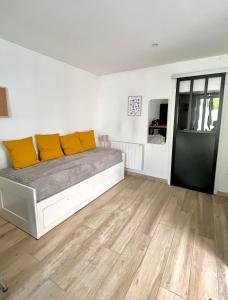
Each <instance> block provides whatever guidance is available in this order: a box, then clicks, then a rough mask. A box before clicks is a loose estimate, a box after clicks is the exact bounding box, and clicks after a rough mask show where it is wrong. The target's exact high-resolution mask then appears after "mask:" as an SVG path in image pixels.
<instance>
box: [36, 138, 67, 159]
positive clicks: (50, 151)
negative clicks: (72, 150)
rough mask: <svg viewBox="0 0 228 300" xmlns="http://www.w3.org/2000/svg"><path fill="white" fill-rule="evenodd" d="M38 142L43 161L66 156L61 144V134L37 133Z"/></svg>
mask: <svg viewBox="0 0 228 300" xmlns="http://www.w3.org/2000/svg"><path fill="white" fill-rule="evenodd" d="M36 143H37V147H38V149H39V153H40V158H41V160H42V161H44V160H50V159H55V158H59V157H62V156H64V154H63V151H62V148H61V145H60V139H59V134H47V135H43V134H37V135H36Z"/></svg>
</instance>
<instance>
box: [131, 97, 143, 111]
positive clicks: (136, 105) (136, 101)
mask: <svg viewBox="0 0 228 300" xmlns="http://www.w3.org/2000/svg"><path fill="white" fill-rule="evenodd" d="M141 110H142V96H129V97H128V116H141Z"/></svg>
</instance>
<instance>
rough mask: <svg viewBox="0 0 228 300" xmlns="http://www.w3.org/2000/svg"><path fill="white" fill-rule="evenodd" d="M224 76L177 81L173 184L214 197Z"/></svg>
mask: <svg viewBox="0 0 228 300" xmlns="http://www.w3.org/2000/svg"><path fill="white" fill-rule="evenodd" d="M224 84H225V73H221V74H211V75H202V76H197V77H185V78H179V79H177V90H176V109H175V123H174V138H173V154H172V172H171V184H172V185H177V186H182V187H187V188H190V189H194V190H198V191H202V192H207V193H213V191H214V177H215V168H216V161H217V150H218V140H219V132H220V123H221V112H222V101H223V92H224Z"/></svg>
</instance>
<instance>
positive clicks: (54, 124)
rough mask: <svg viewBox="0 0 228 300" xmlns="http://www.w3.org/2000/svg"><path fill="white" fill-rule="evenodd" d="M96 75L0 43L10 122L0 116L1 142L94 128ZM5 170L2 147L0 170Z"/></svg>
mask: <svg viewBox="0 0 228 300" xmlns="http://www.w3.org/2000/svg"><path fill="white" fill-rule="evenodd" d="M97 80H98V79H97V77H96V76H95V75H92V74H90V73H88V72H86V71H83V70H80V69H77V68H74V67H72V66H70V65H67V64H65V63H62V62H60V61H57V60H54V59H51V58H49V57H46V56H44V55H41V54H38V53H36V52H33V51H30V50H28V49H25V48H23V47H20V46H17V45H15V44H13V43H10V42H7V41H4V40H1V39H0V86H3V87H7V90H8V103H9V107H10V113H11V117H10V118H0V140H6V139H16V138H22V137H26V136H31V135H34V134H35V133H56V132H59V133H68V132H72V131H76V130H84V129H91V128H94V129H96V124H97V120H96V117H97V113H96V110H97V99H98V96H97V83H98V82H97ZM5 166H6V160H5V153H4V148H3V147H2V146H1V145H0V168H2V167H5Z"/></svg>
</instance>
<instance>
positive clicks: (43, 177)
mask: <svg viewBox="0 0 228 300" xmlns="http://www.w3.org/2000/svg"><path fill="white" fill-rule="evenodd" d="M121 161H122V153H121V151H120V150H116V149H107V148H96V149H94V150H89V151H85V152H83V153H80V154H75V155H71V156H64V157H61V158H58V159H54V160H49V161H46V162H41V163H40V164H38V165H35V166H32V167H29V168H25V169H22V170H15V169H13V168H7V169H2V170H0V176H1V177H6V178H8V179H11V180H13V181H16V182H19V183H22V184H24V185H26V186H29V187H32V188H34V189H36V196H37V202H39V201H41V200H43V199H46V198H48V197H50V196H52V195H54V194H56V193H59V192H60V191H63V190H65V189H66V188H69V187H70V186H72V185H75V184H77V183H79V182H81V181H83V180H85V179H87V178H89V177H91V176H93V175H95V174H97V173H99V172H102V171H104V170H105V169H108V168H110V167H112V166H114V165H115V164H118V163H120V162H121Z"/></svg>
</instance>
